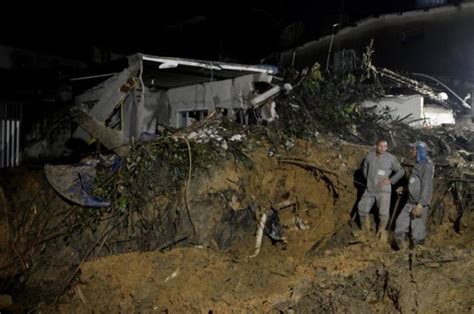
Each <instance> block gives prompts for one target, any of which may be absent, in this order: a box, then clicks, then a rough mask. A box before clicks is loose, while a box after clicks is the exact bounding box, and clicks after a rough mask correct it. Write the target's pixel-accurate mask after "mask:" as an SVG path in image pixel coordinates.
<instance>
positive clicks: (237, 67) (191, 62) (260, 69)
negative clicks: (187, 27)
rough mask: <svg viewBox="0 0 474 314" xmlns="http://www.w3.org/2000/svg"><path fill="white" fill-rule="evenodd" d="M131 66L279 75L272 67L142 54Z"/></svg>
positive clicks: (135, 56)
mask: <svg viewBox="0 0 474 314" xmlns="http://www.w3.org/2000/svg"><path fill="white" fill-rule="evenodd" d="M128 60H129V64H133V63H137V62H140V61H150V62H156V63H161V64H167V65H170V66H173V67H177V66H179V65H184V66H190V67H199V68H204V69H210V70H217V71H219V70H228V71H245V72H254V73H265V74H270V75H274V74H277V73H278V68H277V67H276V66H272V65H246V64H236V63H225V62H219V61H205V60H195V59H185V58H173V57H161V56H153V55H147V54H142V53H136V54H133V55H131V56H129V57H128Z"/></svg>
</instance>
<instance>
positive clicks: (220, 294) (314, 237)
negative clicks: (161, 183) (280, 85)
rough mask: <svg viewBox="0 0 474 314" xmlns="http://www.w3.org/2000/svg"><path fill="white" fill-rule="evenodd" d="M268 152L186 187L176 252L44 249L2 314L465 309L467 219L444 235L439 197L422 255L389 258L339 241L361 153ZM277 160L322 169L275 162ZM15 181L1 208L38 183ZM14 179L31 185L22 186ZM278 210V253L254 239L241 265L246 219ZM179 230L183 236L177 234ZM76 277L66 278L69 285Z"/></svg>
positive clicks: (330, 145)
mask: <svg viewBox="0 0 474 314" xmlns="http://www.w3.org/2000/svg"><path fill="white" fill-rule="evenodd" d="M272 148H273V147H272V146H271V145H270V144H268V143H266V142H265V141H262V142H261V143H259V145H258V147H257V148H256V149H254V150H252V152H250V153H249V156H250V158H251V160H252V162H253V166H252V167H251V168H249V167H245V166H243V165H241V164H238V163H235V162H232V161H227V162H225V163H222V164H215V165H213V167H212V171H210V172H208V173H206V174H205V175H201V176H195V177H194V178H193V180H192V181H191V184H190V186H188V189H189V198H188V202H189V204H188V206H189V221H188V222H182V224H181V226H177V227H176V228H177V229H178V231H177V236H178V238H180V237H183V238H186V240H185V241H183V242H180V243H176V244H173V245H170V246H167V247H165V248H164V249H163V250H161V251H158V250H154V251H142V252H137V251H136V250H135V249H133V248H130V249H129V250H130V251H133V252H129V253H126V249H124V247H123V246H120V249H119V246H118V244H117V246H114V244H113V243H109V242H108V239H107V238H105V239H101V241H98V242H97V243H98V244H99V245H97V246H98V247H95V248H94V251H93V252H92V254H87V255H86V254H85V253H90V252H85V251H87V250H86V249H84V246H79V245H75V244H74V241H64V239H56V240H55V241H57V242H51V243H50V242H48V245H47V246H46V247H43V248H40V253H41V250H42V252H45V253H43V254H44V255H43V257H41V256H38V257H31V263H32V264H33V265H32V266H29V267H30V268H31V269H35V265H36V267H37V268H38V269H39V266H38V265H43V264H44V263H45V258H47V260H48V261H49V263H50V266H49V268H48V270H47V271H45V270H44V267H42V268H41V271H38V272H37V273H36V274H34V273H33V274H32V275H30V276H29V277H28V278H23V281H24V284H23V286H22V289H19V288H18V289H17V290H14V291H13V292H12V294H13V296H14V300H13V301H14V302H13V303H14V305H12V306H11V308H10V309H13V310H15V311H19V310H25V309H33V310H34V311H40V312H58V311H59V312H64V313H75V312H77V313H90V312H155V311H157V312H166V313H168V312H171V313H176V312H206V313H215V312H242V311H251V312H295V311H296V312H302V313H305V312H310V311H311V312H334V313H335V312H349V313H371V312H383V313H399V312H429V313H432V312H441V313H442V312H455V313H469V312H473V311H474V296H473V294H472V292H471V291H472V288H474V252H473V251H472V248H473V244H474V220H473V218H474V217H473V216H472V211H471V212H469V213H467V214H465V215H464V217H463V220H462V228H461V231H460V232H459V233H457V232H455V231H454V229H453V220H452V219H451V220H450V219H449V217H450V213H452V212H453V213H454V212H456V207H455V204H454V201H453V199H452V197H451V195H450V194H449V193H447V194H445V195H444V196H442V197H443V202H442V203H443V206H444V207H445V211H446V218H445V219H444V220H443V221H442V223H441V224H440V225H433V224H430V229H431V230H430V234H429V237H428V240H427V243H426V245H425V246H424V247H422V248H420V249H418V250H408V251H395V250H393V249H392V248H391V247H390V246H389V245H388V244H383V243H379V242H378V241H377V240H376V239H375V230H374V239H373V241H370V242H368V243H361V242H357V241H355V239H354V238H353V236H352V234H351V232H352V229H353V228H357V225H356V223H355V221H354V220H353V217H352V216H351V214H352V213H353V209H354V205H355V204H356V203H357V199H358V196H359V195H360V192H361V190H363V187H361V185H360V182H359V177H358V175H357V170H358V169H359V168H360V164H361V162H362V160H363V158H364V156H365V155H366V154H367V152H368V151H369V150H370V147H365V146H359V145H353V144H348V143H344V142H341V141H334V140H327V139H325V138H324V137H322V136H321V138H320V139H319V140H317V141H314V142H313V143H309V142H306V141H296V142H295V144H294V147H293V148H291V150H288V151H287V150H285V149H283V148H280V151H281V152H282V153H281V154H277V155H273V154H269V151H270V150H272ZM288 158H292V159H293V160H298V161H301V160H304V161H305V162H306V163H307V164H308V163H310V164H313V165H316V166H317V167H318V168H319V169H323V170H315V168H312V167H308V166H302V164H301V163H300V164H298V163H284V162H282V160H285V159H288ZM327 170H329V171H327ZM21 175H22V176H23V177H21V176H18V173H17V176H16V178H17V180H21V181H22V183H20V182H17V185H16V186H17V190H14V189H12V187H11V186H12V185H10V187H9V188H7V189H5V190H6V196H7V197H6V198H7V200H8V201H9V202H10V203H12V204H11V205H10V206H12V207H15V206H18V204H26V203H27V200H29V199H30V198H31V195H34V194H35V193H34V191H36V193H38V191H37V190H41V189H42V188H44V187H43V186H42V185H41V184H40V183H38V182H42V180H44V178H43V177H42V175H41V172H40V171H39V170H38V171H36V172H35V171H28V172H23V173H22V174H21ZM20 178H21V179H20ZM25 178H28V179H25ZM25 180H30V181H31V182H30V181H28V182H29V183H28V184H25V182H27V181H25ZM22 189H23V190H26V191H27V192H26V195H25V192H24V191H22ZM41 193H42V194H44V195H46V196H48V197H50V198H51V200H50V201H49V203H48V202H47V201H43V202H46V203H48V204H50V206H52V207H55V208H56V207H57V208H63V209H64V210H65V211H66V212H68V211H71V210H74V209H75V207H74V206H72V205H71V204H68V203H66V202H64V200H62V199H60V198H57V197H55V196H54V192H53V191H51V190H49V189H47V190H46V191H43V192H41ZM440 193H441V192H440ZM443 193H444V191H443ZM9 195H10V196H11V195H15V196H18V195H23V197H24V200H22V202H19V200H18V197H19V196H18V197H16V198H15V199H9V197H8V196H9ZM44 199H45V200H47V199H48V198H44ZM163 202H166V201H165V200H163V199H162V198H160V197H157V198H156V199H155V200H154V202H152V203H150V204H148V205H147V206H148V207H149V209H151V210H153V208H158V207H159V206H161V204H162V203H163ZM282 202H286V203H287V204H291V205H290V206H287V207H284V208H282V209H280V210H279V217H280V220H281V223H282V225H283V230H284V235H285V238H286V242H287V243H286V244H284V243H282V242H277V243H272V241H271V240H270V239H269V238H268V237H267V236H265V237H264V239H263V244H262V248H261V251H260V254H259V255H258V256H256V257H250V256H251V255H252V254H254V251H255V232H256V229H257V222H256V221H255V219H254V217H255V215H254V216H252V211H251V210H250V209H253V210H255V211H256V217H260V215H261V214H262V213H263V212H264V211H267V210H269V209H270V208H271V207H276V204H281V203H282ZM15 204H16V205H15ZM293 204H294V205H293ZM28 206H30V207H31V206H32V205H31V203H28ZM37 206H38V207H40V206H39V205H37ZM190 224H191V225H192V227H193V228H191V227H190ZM191 229H194V231H195V232H194V233H193V234H192V235H191V234H189V233H186V231H189V230H191ZM52 236H54V234H53V235H52ZM88 237H90V241H89V242H90V243H93V242H95V241H96V238H94V236H93V233H91V234H89V235H88ZM81 239H82V238H81ZM25 241H26V240H25ZM29 241H31V240H29ZM86 247H87V246H86ZM54 252H55V254H54ZM118 253H120V254H118ZM40 255H41V254H40ZM66 256H68V257H67V258H66ZM82 256H87V259H86V260H83V259H82V258H81V257H82ZM65 260H67V263H65V262H64V261H65ZM61 261H63V262H62V263H61ZM77 265H79V268H77ZM23 267H26V266H25V265H23ZM76 269H77V270H79V271H78V272H77V276H73V277H71V280H70V281H69V277H70V275H71V274H74V271H75V270H76ZM15 278H17V277H15ZM17 279H18V278H17ZM20 279H21V278H20ZM63 287H64V293H63V294H61V293H62V292H63V289H62V288H63ZM60 295H61V297H59V296H60Z"/></svg>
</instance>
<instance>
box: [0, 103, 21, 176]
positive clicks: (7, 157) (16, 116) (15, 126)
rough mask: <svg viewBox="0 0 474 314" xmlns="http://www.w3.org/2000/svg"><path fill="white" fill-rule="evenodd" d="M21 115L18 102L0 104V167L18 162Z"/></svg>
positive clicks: (14, 165) (10, 165) (13, 165)
mask: <svg viewBox="0 0 474 314" xmlns="http://www.w3.org/2000/svg"><path fill="white" fill-rule="evenodd" d="M21 116H22V106H21V105H20V104H0V168H9V167H16V166H18V165H19V164H20V129H21Z"/></svg>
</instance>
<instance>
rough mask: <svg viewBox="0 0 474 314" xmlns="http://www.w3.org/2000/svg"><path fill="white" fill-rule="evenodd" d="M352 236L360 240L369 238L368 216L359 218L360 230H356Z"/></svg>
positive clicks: (363, 240)
mask: <svg viewBox="0 0 474 314" xmlns="http://www.w3.org/2000/svg"><path fill="white" fill-rule="evenodd" d="M353 234H354V237H355V238H356V239H358V240H360V241H362V242H365V241H368V240H369V238H370V218H369V217H366V218H361V219H360V231H359V230H357V231H355V232H354V233H353Z"/></svg>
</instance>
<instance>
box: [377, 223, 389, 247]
mask: <svg viewBox="0 0 474 314" xmlns="http://www.w3.org/2000/svg"><path fill="white" fill-rule="evenodd" d="M386 227H387V222H386V221H383V220H381V221H380V224H379V232H378V238H379V240H380V242H382V243H388V232H387V230H386V229H385V228H386Z"/></svg>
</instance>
